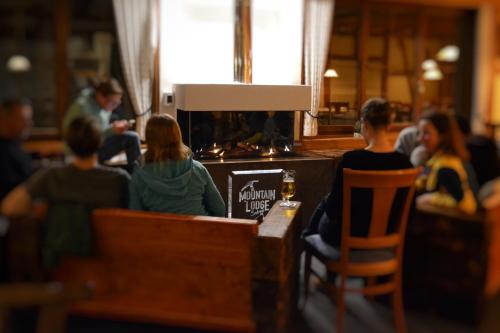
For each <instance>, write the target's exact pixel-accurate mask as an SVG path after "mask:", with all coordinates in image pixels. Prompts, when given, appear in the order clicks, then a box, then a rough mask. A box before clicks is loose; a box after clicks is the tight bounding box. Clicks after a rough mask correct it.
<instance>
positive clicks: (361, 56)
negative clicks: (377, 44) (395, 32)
mask: <svg viewBox="0 0 500 333" xmlns="http://www.w3.org/2000/svg"><path fill="white" fill-rule="evenodd" d="M360 20H361V27H360V29H359V30H358V43H357V50H358V87H359V90H358V98H357V106H356V109H357V110H359V109H360V108H361V105H362V104H363V103H364V102H365V100H366V69H367V64H368V52H367V50H366V48H367V44H368V37H369V34H370V4H368V3H363V5H362V7H361V16H360Z"/></svg>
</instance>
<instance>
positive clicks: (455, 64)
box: [320, 1, 474, 125]
mask: <svg viewBox="0 0 500 333" xmlns="http://www.w3.org/2000/svg"><path fill="white" fill-rule="evenodd" d="M473 20H474V13H473V12H472V11H465V10H455V9H450V8H429V7H424V6H410V5H406V6H397V5H394V4H392V5H385V4H379V3H376V4H375V3H371V4H367V3H366V2H361V3H359V2H358V3H353V2H348V1H337V2H336V7H335V17H334V26H333V31H332V36H331V41H330V51H329V58H328V63H327V68H334V69H335V70H336V72H337V73H338V77H336V78H325V82H324V98H323V105H322V106H323V108H322V109H321V110H322V112H320V124H324V125H326V124H330V125H354V124H355V123H356V121H357V120H358V118H359V109H360V107H361V105H362V104H363V103H364V101H366V99H368V98H370V97H378V96H381V97H384V98H386V99H387V100H388V101H389V102H390V104H391V107H392V108H393V110H394V112H395V114H396V122H403V123H404V122H409V121H412V120H413V119H415V118H416V117H418V115H419V114H420V112H421V111H422V110H423V109H424V108H425V107H427V106H429V105H433V106H436V107H438V108H441V109H446V110H450V109H453V110H455V111H456V112H457V113H462V114H464V113H466V112H470V105H471V101H470V96H471V94H472V89H471V87H470V86H468V84H469V83H467V82H471V80H472V52H473V50H472V46H471V45H473V40H472V38H473V37H469V36H473V26H474V25H473V24H472V23H471V22H473ZM446 49H447V50H448V51H450V50H451V53H454V52H455V55H456V51H457V50H458V53H459V54H458V57H455V58H454V57H453V55H452V56H451V57H448V58H446V57H443V56H442V53H443V52H446V51H443V50H446ZM425 60H431V61H430V62H428V61H427V62H425V64H431V67H432V68H428V69H424V68H423V67H422V66H423V65H424V61H425ZM458 68H460V71H459V70H458Z"/></svg>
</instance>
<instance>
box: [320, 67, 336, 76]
mask: <svg viewBox="0 0 500 333" xmlns="http://www.w3.org/2000/svg"><path fill="white" fill-rule="evenodd" d="M324 76H325V77H339V75H338V74H337V71H336V70H335V69H333V68H328V69H327V70H326V72H325V75H324Z"/></svg>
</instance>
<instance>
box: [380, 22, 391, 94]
mask: <svg viewBox="0 0 500 333" xmlns="http://www.w3.org/2000/svg"><path fill="white" fill-rule="evenodd" d="M391 19H392V15H391V18H390V20H391ZM390 40H391V35H390V31H389V30H388V31H386V33H385V34H384V41H383V43H384V44H383V53H382V61H383V68H382V78H381V80H382V82H381V95H382V97H383V98H385V99H387V81H388V78H389V42H390Z"/></svg>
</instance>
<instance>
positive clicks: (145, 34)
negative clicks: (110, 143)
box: [113, 0, 155, 139]
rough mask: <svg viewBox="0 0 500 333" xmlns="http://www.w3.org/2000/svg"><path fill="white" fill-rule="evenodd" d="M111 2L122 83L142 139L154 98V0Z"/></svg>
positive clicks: (117, 0)
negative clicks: (135, 116)
mask: <svg viewBox="0 0 500 333" xmlns="http://www.w3.org/2000/svg"><path fill="white" fill-rule="evenodd" d="M113 5H114V11H115V18H116V30H117V31H118V42H119V47H120V54H121V60H122V67H123V73H124V76H125V83H126V86H127V91H128V94H129V96H130V101H131V102H132V107H133V108H134V111H135V114H136V115H137V123H136V128H137V133H138V134H139V135H140V137H141V138H143V139H144V129H145V127H146V122H147V120H148V119H149V117H150V115H151V106H152V100H153V51H154V44H153V43H154V39H155V38H154V34H153V32H154V31H155V29H154V28H153V27H154V26H153V24H155V23H154V22H153V20H152V10H151V9H152V8H153V7H152V6H153V1H152V0H140V1H138V0H113Z"/></svg>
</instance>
